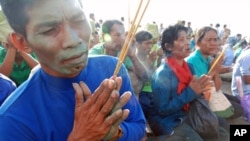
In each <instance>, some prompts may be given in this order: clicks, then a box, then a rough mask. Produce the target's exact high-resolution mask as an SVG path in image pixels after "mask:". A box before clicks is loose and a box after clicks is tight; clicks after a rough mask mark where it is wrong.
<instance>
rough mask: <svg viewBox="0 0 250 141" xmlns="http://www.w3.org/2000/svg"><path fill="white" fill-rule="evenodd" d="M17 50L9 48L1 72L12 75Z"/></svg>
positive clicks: (0, 68) (0, 67)
mask: <svg viewBox="0 0 250 141" xmlns="http://www.w3.org/2000/svg"><path fill="white" fill-rule="evenodd" d="M15 57H16V51H14V50H13V51H12V50H9V51H7V53H6V56H5V58H4V61H3V63H2V64H1V66H0V73H2V74H4V75H6V76H8V77H9V76H10V74H11V72H12V69H13V65H14V62H15Z"/></svg>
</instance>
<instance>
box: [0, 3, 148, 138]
mask: <svg viewBox="0 0 250 141" xmlns="http://www.w3.org/2000/svg"><path fill="white" fill-rule="evenodd" d="M1 5H2V9H3V11H4V13H5V15H6V17H7V19H8V22H9V23H10V25H11V26H12V28H13V29H14V31H15V33H14V34H11V38H12V39H13V43H14V44H15V46H16V47H18V48H19V49H20V50H24V51H25V50H26V51H27V50H30V49H32V50H33V51H34V53H35V54H36V56H37V58H38V60H39V63H40V66H41V68H40V69H37V70H36V72H35V73H34V74H33V75H32V77H31V78H29V79H28V80H27V81H26V82H24V83H23V85H21V86H20V87H19V88H17V89H16V91H15V92H14V93H12V95H11V96H10V97H9V98H8V99H7V100H6V101H5V102H4V103H3V105H2V106H1V108H0V139H1V140H3V141H7V140H8V141H16V140H22V141H24V140H25V141H27V140H32V141H33V140H35V141H65V140H68V141H75V140H77V141H85V140H88V141H99V140H105V141H106V140H112V141H113V140H120V141H140V140H141V138H142V137H143V136H144V134H145V117H144V115H143V112H142V109H141V107H140V105H139V103H138V101H137V99H136V97H135V95H134V93H133V91H132V87H131V83H130V79H129V77H128V74H127V71H126V68H125V67H124V66H122V68H121V70H120V72H119V74H118V76H113V72H114V70H115V67H116V64H117V59H115V58H113V57H108V56H99V57H90V58H88V43H89V39H90V34H91V30H90V26H89V23H88V21H87V18H86V17H85V14H84V12H83V9H82V7H83V5H82V3H81V1H79V0H53V1H51V0H39V1H38V0H29V1H27V0H18V1H16V0H1ZM13 9H15V10H13ZM72 85H73V86H72Z"/></svg>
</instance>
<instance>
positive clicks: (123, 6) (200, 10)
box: [0, 0, 250, 37]
mask: <svg viewBox="0 0 250 141" xmlns="http://www.w3.org/2000/svg"><path fill="white" fill-rule="evenodd" d="M82 1H83V4H84V9H85V11H86V15H87V16H88V14H89V13H94V14H95V17H96V20H97V21H98V20H99V19H103V20H106V19H120V18H121V17H124V18H125V21H127V22H128V20H129V19H133V18H134V15H135V11H136V9H137V7H138V4H139V0H82ZM144 1H146V0H144ZM249 6H250V1H249V0H151V2H150V5H149V7H148V9H147V11H146V13H145V15H144V18H143V20H142V25H143V24H146V23H148V22H153V21H155V22H156V23H157V24H158V25H159V24H160V23H163V25H164V26H165V27H166V26H168V25H169V24H174V23H176V22H177V21H178V20H185V21H186V22H191V23H192V28H193V29H194V30H195V29H197V28H199V27H201V26H205V25H210V24H213V25H214V26H215V24H216V23H219V24H220V25H221V28H222V26H223V25H224V24H227V26H228V28H230V29H231V32H232V34H237V33H241V34H242V35H243V36H248V37H250V20H249V19H247V17H248V16H249V15H248V14H249V13H250V12H249ZM0 9H1V7H0Z"/></svg>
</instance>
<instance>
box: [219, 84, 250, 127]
mask: <svg viewBox="0 0 250 141" xmlns="http://www.w3.org/2000/svg"><path fill="white" fill-rule="evenodd" d="M221 90H222V91H223V92H224V93H227V94H232V91H231V80H223V84H222V87H221ZM229 123H230V124H237V125H250V122H247V121H246V120H244V119H243V117H240V118H238V119H234V120H231V121H229Z"/></svg>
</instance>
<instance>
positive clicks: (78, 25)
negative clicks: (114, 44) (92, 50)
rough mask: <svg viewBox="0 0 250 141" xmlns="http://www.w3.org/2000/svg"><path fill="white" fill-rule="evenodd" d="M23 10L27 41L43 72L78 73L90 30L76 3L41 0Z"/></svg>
mask: <svg viewBox="0 0 250 141" xmlns="http://www.w3.org/2000/svg"><path fill="white" fill-rule="evenodd" d="M26 11H27V12H26V13H27V15H28V18H29V21H28V24H27V26H26V32H27V42H28V45H29V46H30V47H31V48H32V50H33V51H34V52H35V54H36V55H37V57H38V59H39V62H40V64H41V66H42V67H43V69H44V70H45V71H46V72H47V73H49V74H51V75H53V76H58V77H74V76H76V75H77V74H79V72H80V71H81V70H82V69H83V68H84V67H85V66H86V64H87V60H88V59H87V57H88V43H89V38H90V34H91V31H90V26H89V23H88V21H87V19H86V17H85V15H84V12H83V11H82V9H81V6H80V4H79V2H78V0H41V1H38V2H36V3H35V5H34V6H32V7H28V9H27V10H26Z"/></svg>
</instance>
